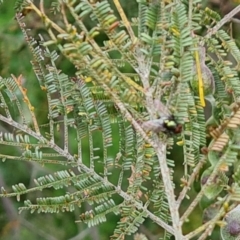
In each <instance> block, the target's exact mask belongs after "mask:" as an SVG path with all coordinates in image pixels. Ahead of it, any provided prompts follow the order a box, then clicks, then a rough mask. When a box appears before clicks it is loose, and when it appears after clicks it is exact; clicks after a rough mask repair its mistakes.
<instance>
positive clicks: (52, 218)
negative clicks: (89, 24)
mask: <svg viewBox="0 0 240 240" xmlns="http://www.w3.org/2000/svg"><path fill="white" fill-rule="evenodd" d="M15 2H16V1H14V0H5V1H4V3H3V4H1V5H0V75H1V76H2V77H9V76H10V74H14V75H15V76H19V75H20V74H22V75H23V77H24V87H26V88H27V89H28V96H29V98H30V100H31V101H32V105H33V106H34V107H35V112H36V114H37V117H38V122H39V123H40V124H41V123H42V124H43V123H45V122H46V119H47V102H46V97H45V96H44V94H43V91H41V90H40V88H39V84H38V81H37V79H36V76H35V74H34V72H33V70H32V67H31V63H30V61H31V53H30V52H29V50H28V46H27V44H26V42H25V41H24V37H23V34H22V32H21V30H20V28H19V26H18V24H17V22H16V20H15V19H14V3H15ZM36 2H38V1H36ZM45 2H46V5H47V4H50V2H51V1H45ZM121 2H122V5H123V7H124V9H125V12H126V14H127V15H128V16H131V17H132V16H136V14H137V5H136V3H135V1H128V0H124V1H121ZM202 2H203V5H204V6H209V7H211V8H213V9H215V10H216V11H218V12H219V13H221V14H226V13H227V12H228V11H229V10H230V9H231V8H232V7H233V5H234V4H235V2H237V1H220V0H219V1H217V0H215V1H214V0H212V1H202ZM27 18H30V19H28V22H30V23H31V25H30V26H29V27H30V28H31V29H32V32H31V35H32V36H34V38H36V39H39V37H38V34H39V33H41V34H42V35H43V36H46V37H47V35H46V33H45V30H44V28H43V26H42V23H41V21H40V20H39V19H37V18H34V17H32V16H31V15H29V16H27ZM31 18H32V19H31ZM55 19H57V16H55ZM235 34H239V33H238V32H236V33H235ZM58 68H59V69H62V71H63V72H64V73H66V74H68V75H69V76H74V72H75V69H74V67H73V66H72V65H71V63H69V62H68V61H67V60H66V59H64V58H62V57H60V59H59V60H58ZM7 128H8V126H0V130H1V131H2V130H7ZM116 141H117V139H116ZM72 144H73V147H76V142H75V140H74V141H73V143H72ZM115 144H117V143H115ZM0 151H1V152H4V153H9V152H10V151H13V149H12V148H11V149H10V148H9V149H6V148H4V149H3V147H2V146H0ZM15 151H16V154H17V150H15ZM114 151H116V149H114V148H113V153H114ZM86 152H87V151H86ZM115 153H116V152H115ZM179 153H180V154H181V148H180V147H175V148H174V149H173V151H172V153H171V158H173V159H175V160H176V161H175V162H176V168H175V170H176V171H175V177H176V178H178V175H179V179H180V177H181V175H180V172H179V173H178V168H179V169H180V167H182V159H181V158H179ZM85 157H87V155H86V156H85ZM61 169H62V167H61V166H45V167H44V168H43V167H42V166H39V165H37V164H34V163H26V162H18V161H7V162H5V163H2V162H1V163H0V186H4V187H5V189H7V190H9V191H11V186H12V185H13V184H16V183H19V182H21V183H24V184H25V185H26V186H27V187H31V186H33V185H34V184H33V179H34V178H37V177H39V176H41V175H44V174H48V173H52V172H54V171H57V170H61ZM179 185H180V180H179V183H176V186H179ZM63 193H64V192H63V190H58V191H53V190H52V189H50V190H44V191H43V192H37V193H34V194H31V195H29V196H28V195H27V196H23V197H22V198H21V203H19V202H17V201H16V199H10V198H9V199H0V201H1V204H0V239H2V240H9V239H11V240H12V239H18V240H19V239H20V240H22V239H39V240H40V239H41V240H43V239H46V240H56V239H58V240H65V239H69V240H70V239H71V240H77V239H78V240H79V239H86V240H91V239H92V240H98V239H102V240H104V239H109V237H110V235H111V234H112V233H113V230H114V227H115V225H116V222H117V221H118V220H119V217H116V216H114V215H109V216H108V221H107V222H106V223H103V224H100V225H99V226H97V227H93V228H91V229H88V228H87V226H86V225H85V224H83V223H75V222H74V221H76V220H78V219H79V215H80V214H81V211H80V210H81V209H79V210H76V211H75V212H74V213H58V214H52V215H51V214H43V213H41V214H37V213H34V214H30V213H29V212H23V213H21V215H18V211H17V207H19V206H21V205H22V202H23V200H24V199H25V198H26V199H32V200H34V199H35V198H36V197H41V196H58V195H60V194H63ZM184 204H186V205H187V204H188V202H187V201H186V202H185V203H184ZM84 208H85V210H86V209H90V207H89V206H88V205H87V204H86V205H85V206H84ZM193 216H194V219H193V218H191V219H190V222H189V223H187V224H185V230H186V232H188V231H189V230H190V229H192V228H195V227H196V226H199V223H200V222H201V221H202V219H201V218H202V216H201V211H200V209H197V210H196V214H193ZM140 231H141V232H142V233H144V234H146V236H147V237H149V239H157V238H156V237H159V235H158V234H159V228H158V227H157V226H156V225H155V224H153V223H152V222H151V221H149V220H146V222H145V223H144V225H143V226H141V228H140ZM128 239H133V237H132V236H131V237H129V238H128ZM215 239H218V237H217V238H215Z"/></svg>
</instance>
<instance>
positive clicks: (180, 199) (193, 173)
mask: <svg viewBox="0 0 240 240" xmlns="http://www.w3.org/2000/svg"><path fill="white" fill-rule="evenodd" d="M205 162H206V159H205V157H203V158H202V159H201V160H200V161H199V163H198V164H197V166H196V167H195V168H194V169H193V172H192V174H191V176H190V178H189V179H188V182H187V185H186V186H184V188H183V189H182V191H181V192H180V194H179V196H178V199H177V205H178V208H179V207H180V204H181V202H182V200H183V199H184V198H185V197H186V194H187V192H188V190H189V187H190V186H191V185H192V183H193V181H194V180H195V178H196V175H197V174H199V171H200V169H201V168H202V166H203V165H204V163H205Z"/></svg>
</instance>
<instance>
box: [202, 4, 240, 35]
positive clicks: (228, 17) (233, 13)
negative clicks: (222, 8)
mask: <svg viewBox="0 0 240 240" xmlns="http://www.w3.org/2000/svg"><path fill="white" fill-rule="evenodd" d="M238 12H240V5H238V6H237V7H235V8H234V9H233V10H232V11H231V12H230V13H228V14H227V15H225V16H224V18H223V19H222V20H221V21H220V22H218V23H217V25H216V26H215V27H213V28H212V29H209V30H208V34H206V35H205V36H204V38H210V37H212V35H214V34H215V33H216V32H217V31H218V30H219V29H220V28H221V27H222V26H223V25H224V24H225V23H227V22H229V21H230V20H231V19H232V18H233V17H234V16H235V15H236V14H237V13H238Z"/></svg>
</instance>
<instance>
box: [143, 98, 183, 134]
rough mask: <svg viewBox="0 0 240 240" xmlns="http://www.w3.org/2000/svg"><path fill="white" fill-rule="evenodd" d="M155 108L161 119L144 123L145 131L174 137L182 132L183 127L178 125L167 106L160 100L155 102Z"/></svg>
mask: <svg viewBox="0 0 240 240" xmlns="http://www.w3.org/2000/svg"><path fill="white" fill-rule="evenodd" d="M154 106H155V108H156V110H157V111H158V112H159V113H160V115H161V117H159V118H158V119H153V120H149V121H146V122H144V123H143V124H142V127H143V129H144V130H145V131H152V132H155V133H159V132H163V133H165V134H167V135H174V134H178V133H181V132H182V125H181V124H179V123H177V121H176V119H175V117H174V115H173V114H172V113H171V112H170V111H169V110H168V109H167V107H166V106H165V105H163V104H162V103H161V102H160V101H159V100H155V101H154Z"/></svg>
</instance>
